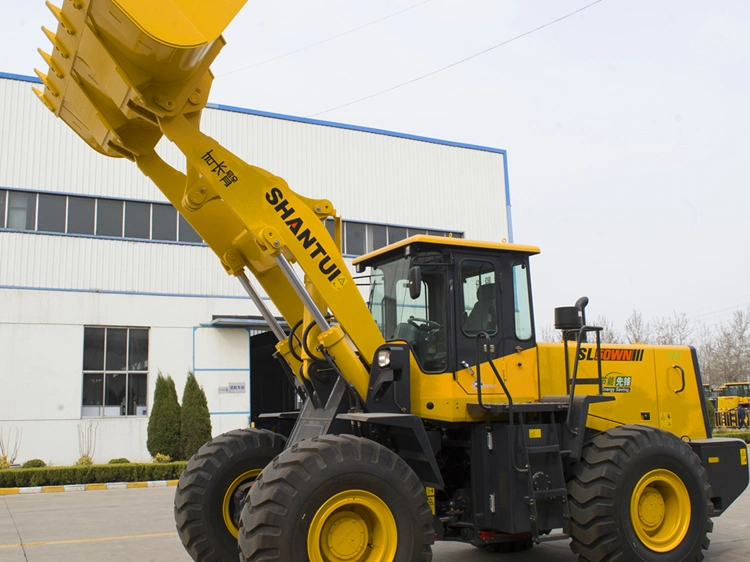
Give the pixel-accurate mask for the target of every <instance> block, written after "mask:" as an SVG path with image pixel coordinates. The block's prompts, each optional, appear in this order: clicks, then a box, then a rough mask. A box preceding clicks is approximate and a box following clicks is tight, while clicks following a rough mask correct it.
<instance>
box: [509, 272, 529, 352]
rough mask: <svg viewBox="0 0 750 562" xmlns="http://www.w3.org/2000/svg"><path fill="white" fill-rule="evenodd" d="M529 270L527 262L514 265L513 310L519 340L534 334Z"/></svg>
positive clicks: (526, 338)
mask: <svg viewBox="0 0 750 562" xmlns="http://www.w3.org/2000/svg"><path fill="white" fill-rule="evenodd" d="M528 271H529V269H528V268H527V267H526V264H525V263H516V264H514V265H513V310H514V314H515V326H516V337H517V338H518V339H519V340H528V339H529V338H531V335H532V329H531V299H530V296H529V295H530V291H529V275H528Z"/></svg>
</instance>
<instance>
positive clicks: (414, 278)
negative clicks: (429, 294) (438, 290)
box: [409, 265, 422, 300]
mask: <svg viewBox="0 0 750 562" xmlns="http://www.w3.org/2000/svg"><path fill="white" fill-rule="evenodd" d="M421 294H422V270H421V269H419V266H418V265H415V266H413V267H411V268H410V269H409V296H410V297H411V300H416V299H418V298H419V295H421Z"/></svg>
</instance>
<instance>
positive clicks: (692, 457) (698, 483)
mask: <svg viewBox="0 0 750 562" xmlns="http://www.w3.org/2000/svg"><path fill="white" fill-rule="evenodd" d="M568 493H569V496H570V500H571V501H570V515H571V529H570V531H571V532H570V534H571V539H572V541H571V545H570V546H571V549H572V550H573V552H575V553H576V554H578V555H579V559H580V560H581V561H582V562H584V561H585V562H601V561H605V560H606V561H607V562H615V561H618V562H625V561H628V562H631V561H632V562H688V561H689V562H695V561H700V560H703V550H704V549H706V548H708V544H709V542H710V541H709V539H708V533H709V532H711V529H712V528H713V523H712V522H711V515H712V514H713V504H712V503H711V500H710V498H711V486H710V485H709V483H708V477H707V474H706V471H705V469H704V468H703V466H702V465H701V462H700V459H699V458H698V456H697V455H696V454H695V453H693V451H692V449H691V448H690V446H689V445H688V444H687V443H685V442H684V441H682V440H681V439H679V438H678V437H677V436H675V435H673V434H671V433H667V432H665V431H661V430H659V429H656V428H653V427H648V426H637V425H624V426H621V427H617V428H613V429H609V430H607V431H605V432H603V433H600V434H598V435H596V436H595V437H594V438H593V439H592V440H591V441H589V442H588V443H587V444H586V445H585V447H584V449H583V452H582V455H581V461H580V462H578V463H577V464H576V465H575V466H574V467H573V470H572V474H571V476H570V478H569V480H568Z"/></svg>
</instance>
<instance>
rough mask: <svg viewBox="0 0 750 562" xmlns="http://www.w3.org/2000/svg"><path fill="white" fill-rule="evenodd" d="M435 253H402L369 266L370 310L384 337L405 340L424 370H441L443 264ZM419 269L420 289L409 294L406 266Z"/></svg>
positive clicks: (443, 350)
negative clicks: (411, 256) (409, 255)
mask: <svg viewBox="0 0 750 562" xmlns="http://www.w3.org/2000/svg"><path fill="white" fill-rule="evenodd" d="M443 261H444V258H443V256H442V255H441V254H438V253H429V254H420V255H418V256H415V257H414V258H409V257H403V258H399V259H395V260H393V261H390V262H387V263H383V264H379V265H377V266H374V267H372V271H371V276H370V283H371V287H370V312H371V314H372V316H373V318H374V319H375V322H376V323H377V325H378V328H380V332H381V333H382V334H383V337H384V338H385V339H386V340H393V339H399V340H406V341H407V342H409V344H410V345H411V347H412V349H413V351H414V355H415V356H416V358H417V361H418V362H419V364H420V367H421V368H422V370H423V371H425V372H433V373H434V372H443V371H444V370H445V368H446V364H447V353H446V349H447V348H446V335H445V318H446V313H445V303H446V298H445V264H444V263H443ZM414 266H416V267H419V269H420V270H421V278H422V281H421V290H420V294H419V296H418V297H417V298H416V299H412V298H411V296H410V294H409V269H410V268H411V267H414Z"/></svg>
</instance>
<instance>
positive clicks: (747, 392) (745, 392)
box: [724, 384, 750, 396]
mask: <svg viewBox="0 0 750 562" xmlns="http://www.w3.org/2000/svg"><path fill="white" fill-rule="evenodd" d="M724 396H750V385H747V384H732V385H727V387H726V388H725V389H724Z"/></svg>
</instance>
